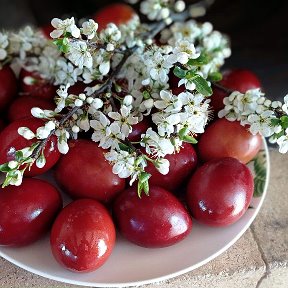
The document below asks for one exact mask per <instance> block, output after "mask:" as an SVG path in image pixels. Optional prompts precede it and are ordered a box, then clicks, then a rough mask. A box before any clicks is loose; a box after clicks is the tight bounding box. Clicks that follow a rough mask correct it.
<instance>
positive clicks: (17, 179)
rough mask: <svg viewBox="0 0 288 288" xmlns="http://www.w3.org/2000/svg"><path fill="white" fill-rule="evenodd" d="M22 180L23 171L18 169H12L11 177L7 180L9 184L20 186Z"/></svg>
mask: <svg viewBox="0 0 288 288" xmlns="http://www.w3.org/2000/svg"><path fill="white" fill-rule="evenodd" d="M22 180H23V173H22V172H21V171H19V170H16V171H13V177H11V180H10V182H9V184H10V185H15V186H20V185H21V184H22Z"/></svg>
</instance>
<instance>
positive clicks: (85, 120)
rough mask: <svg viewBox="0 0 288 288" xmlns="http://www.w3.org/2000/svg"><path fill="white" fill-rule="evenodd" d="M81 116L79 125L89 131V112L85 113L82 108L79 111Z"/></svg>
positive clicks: (78, 121)
mask: <svg viewBox="0 0 288 288" xmlns="http://www.w3.org/2000/svg"><path fill="white" fill-rule="evenodd" d="M79 114H80V115H79V116H78V120H77V125H78V126H79V127H80V128H81V129H82V130H84V131H85V132H87V131H88V130H89V129H90V122H89V118H88V115H87V113H84V112H83V111H82V110H81V109H80V111H79Z"/></svg>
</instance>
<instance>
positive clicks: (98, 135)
mask: <svg viewBox="0 0 288 288" xmlns="http://www.w3.org/2000/svg"><path fill="white" fill-rule="evenodd" d="M109 125H110V120H109V119H108V118H107V117H106V116H105V115H104V114H103V113H102V112H99V113H98V119H97V120H90V126H91V127H92V128H93V129H94V132H93V134H92V137H91V139H92V140H93V141H94V142H100V143H99V146H100V147H103V148H104V147H106V146H107V144H106V141H107V138H108V137H109V135H110V134H111V130H110V126H109ZM107 148H109V147H107Z"/></svg>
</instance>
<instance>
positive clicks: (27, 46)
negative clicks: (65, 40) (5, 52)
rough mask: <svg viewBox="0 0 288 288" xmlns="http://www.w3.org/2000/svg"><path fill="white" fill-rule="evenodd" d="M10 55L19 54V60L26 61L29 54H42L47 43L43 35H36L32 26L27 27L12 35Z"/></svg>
mask: <svg viewBox="0 0 288 288" xmlns="http://www.w3.org/2000/svg"><path fill="white" fill-rule="evenodd" d="M9 41H10V43H9V53H12V54H14V53H15V54H19V58H20V59H21V60H24V59H25V58H26V56H27V52H33V53H35V54H40V52H41V50H42V48H43V47H44V45H45V44H46V43H47V40H46V39H45V38H44V36H43V35H40V34H38V33H35V31H33V30H32V28H31V27H30V26H26V27H25V28H24V29H22V30H20V31H19V32H18V33H17V34H16V33H12V34H11V35H10V36H9Z"/></svg>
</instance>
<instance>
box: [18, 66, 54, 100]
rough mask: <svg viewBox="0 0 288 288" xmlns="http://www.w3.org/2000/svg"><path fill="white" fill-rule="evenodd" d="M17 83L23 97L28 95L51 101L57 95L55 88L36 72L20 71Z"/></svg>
mask: <svg viewBox="0 0 288 288" xmlns="http://www.w3.org/2000/svg"><path fill="white" fill-rule="evenodd" d="M19 83H20V89H21V91H22V94H23V96H27V95H30V96H33V97H36V98H42V99H46V100H50V101H51V100H53V99H54V97H55V96H56V95H57V94H56V90H57V86H54V85H53V83H50V82H49V81H48V80H46V79H44V78H42V77H41V76H40V75H39V74H38V73H37V72H30V71H27V70H25V69H21V71H20V75H19ZM20 95H21V94H20Z"/></svg>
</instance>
